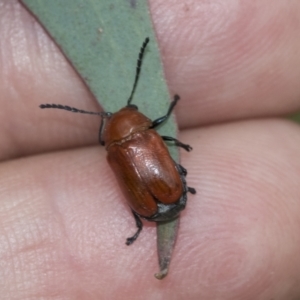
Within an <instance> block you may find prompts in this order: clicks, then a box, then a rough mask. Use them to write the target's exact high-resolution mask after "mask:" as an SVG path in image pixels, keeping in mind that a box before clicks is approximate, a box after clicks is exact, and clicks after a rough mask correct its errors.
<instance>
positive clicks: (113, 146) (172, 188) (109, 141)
mask: <svg viewBox="0 0 300 300" xmlns="http://www.w3.org/2000/svg"><path fill="white" fill-rule="evenodd" d="M148 42H149V38H146V39H145V41H144V42H143V45H142V47H141V49H140V52H139V56H138V60H137V65H136V74H135V80H134V84H133V87H132V91H131V94H130V96H129V98H128V100H127V105H126V106H125V107H124V108H121V109H120V110H119V111H117V112H115V113H111V112H90V111H85V110H81V109H77V108H74V107H70V106H66V105H60V104H41V105H40V108H42V109H44V108H57V109H63V110H67V111H71V112H75V113H83V114H92V115H99V116H101V125H100V130H99V142H100V144H101V145H102V146H105V148H106V150H107V161H108V163H109V165H110V167H111V169H112V170H113V172H114V173H115V176H116V178H117V181H118V183H119V186H120V188H121V190H122V191H123V193H124V195H125V198H126V199H127V202H128V204H129V206H130V208H131V210H132V213H133V216H134V219H135V223H136V226H137V231H136V233H135V234H134V235H133V236H131V237H129V238H127V240H126V244H127V245H131V244H132V243H133V242H134V241H135V240H136V239H137V238H138V236H139V234H140V232H141V230H142V228H143V223H142V221H141V218H143V219H146V220H148V221H154V222H164V221H170V220H173V219H175V218H177V217H178V216H179V213H180V212H181V211H182V210H183V209H184V208H185V206H186V202H187V193H188V192H189V193H191V194H195V193H196V190H195V189H194V188H192V187H189V186H187V183H186V179H185V177H186V175H187V170H186V169H185V168H184V167H183V166H181V165H180V164H179V163H176V162H175V161H174V160H173V159H172V158H171V156H170V153H169V151H168V148H167V146H166V144H165V141H167V142H174V144H175V145H176V146H178V147H181V148H183V149H185V150H186V151H191V150H192V147H191V146H190V145H187V144H184V143H182V142H180V141H179V140H177V139H175V138H173V137H169V136H160V135H159V134H158V133H157V132H156V131H155V128H156V127H158V126H159V125H161V124H162V123H164V122H165V121H166V120H167V119H168V117H169V116H170V114H171V113H172V111H173V109H174V107H175V105H176V104H177V102H178V100H179V99H180V97H179V96H178V95H175V96H174V99H173V101H172V102H171V103H170V106H169V109H168V111H167V113H166V114H165V115H164V116H162V117H159V118H157V119H155V120H153V121H152V120H150V119H149V118H147V117H146V116H145V115H144V114H142V113H141V112H139V111H138V107H137V106H136V105H134V104H131V101H132V98H133V95H134V92H135V90H136V86H137V83H138V80H139V76H140V72H141V67H142V61H143V56H144V53H145V49H146V46H147V44H148Z"/></svg>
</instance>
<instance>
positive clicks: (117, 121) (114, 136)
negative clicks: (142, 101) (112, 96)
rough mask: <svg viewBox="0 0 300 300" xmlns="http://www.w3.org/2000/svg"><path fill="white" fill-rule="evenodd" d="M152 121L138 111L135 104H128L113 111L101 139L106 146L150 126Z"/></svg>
mask: <svg viewBox="0 0 300 300" xmlns="http://www.w3.org/2000/svg"><path fill="white" fill-rule="evenodd" d="M151 125H152V121H151V120H150V119H148V118H147V117H146V116H145V115H143V114H142V113H140V112H139V111H138V109H137V106H136V105H132V104H130V105H128V106H125V107H124V108H122V109H120V110H119V111H118V112H116V113H114V114H113V115H112V116H111V117H110V118H109V119H108V120H107V123H106V126H105V129H104V133H103V139H104V141H105V145H106V147H107V148H108V147H109V145H110V144H111V143H113V142H118V141H121V140H123V139H126V138H127V137H129V136H130V135H131V134H133V133H135V132H138V131H144V130H147V129H149V127H151Z"/></svg>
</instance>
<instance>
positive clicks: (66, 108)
mask: <svg viewBox="0 0 300 300" xmlns="http://www.w3.org/2000/svg"><path fill="white" fill-rule="evenodd" d="M40 108H42V109H43V108H58V109H63V110H67V111H70V112H74V113H81V114H89V115H98V116H102V117H103V116H105V115H106V113H105V112H93V111H86V110H82V109H78V108H75V107H70V106H67V105H61V104H41V105H40Z"/></svg>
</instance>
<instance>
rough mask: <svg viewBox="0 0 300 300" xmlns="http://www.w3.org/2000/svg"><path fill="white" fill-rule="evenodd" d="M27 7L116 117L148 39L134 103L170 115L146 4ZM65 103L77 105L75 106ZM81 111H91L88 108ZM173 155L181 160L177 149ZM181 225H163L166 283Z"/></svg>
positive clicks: (49, 1) (32, 0)
mask: <svg viewBox="0 0 300 300" xmlns="http://www.w3.org/2000/svg"><path fill="white" fill-rule="evenodd" d="M22 2H23V3H24V4H25V6H27V7H28V8H29V9H30V10H31V12H32V13H33V14H34V15H35V16H36V18H37V19H38V20H39V21H40V22H41V23H42V25H43V26H44V27H45V29H46V30H47V31H48V32H49V34H50V35H51V36H52V37H53V39H54V40H55V42H56V43H57V44H58V45H59V47H60V48H61V50H62V51H63V53H64V54H65V56H66V57H67V59H68V60H69V61H70V63H71V64H72V65H73V66H74V68H75V69H76V70H77V72H78V73H79V74H80V76H81V77H82V78H83V80H84V81H85V83H86V85H87V86H88V88H89V89H90V90H91V92H92V93H93V94H94V95H95V97H96V99H97V100H98V102H99V103H100V104H101V106H102V107H103V108H104V110H105V111H109V112H116V111H118V110H119V109H120V108H121V107H124V106H125V105H126V102H127V99H128V97H129V95H130V92H131V89H132V86H133V82H134V77H135V69H136V61H137V57H138V54H139V51H140V47H141V45H142V43H143V41H144V40H145V38H146V37H149V38H150V43H149V45H148V46H147V49H146V53H145V56H144V60H143V66H142V71H141V76H140V79H139V82H138V85H137V89H136V92H135V94H134V97H133V101H132V104H135V105H137V106H138V107H139V110H140V111H141V112H142V113H144V114H145V115H146V116H147V117H149V118H150V119H152V120H154V119H156V118H157V117H160V116H163V115H165V114H166V112H167V110H168V107H169V104H170V95H169V93H168V89H167V86H166V82H165V79H164V75H163V70H162V65H161V61H160V54H159V49H158V45H157V42H156V38H155V32H154V30H153V27H152V22H151V17H150V14H149V11H148V6H147V1H146V0H114V1H106V0H64V1H62V0H22ZM178 92H179V91H178ZM172 98H173V97H172ZM61 104H67V105H69V106H72V103H61ZM79 108H80V109H85V110H89V108H88V107H86V105H85V104H84V103H82V107H79ZM159 131H160V133H161V134H163V135H168V136H176V125H175V122H174V118H173V117H171V118H169V120H168V122H166V123H165V124H164V125H162V126H161V128H159ZM170 152H171V155H172V157H173V158H174V159H175V160H178V151H177V150H176V149H175V147H172V148H171V149H170ZM178 224H179V221H178V220H174V221H170V222H167V223H163V224H160V223H158V231H157V232H158V243H160V241H161V243H162V244H161V245H160V244H158V249H159V251H158V252H159V256H160V257H159V261H160V267H161V271H163V272H165V273H164V274H163V275H162V276H161V278H162V277H163V276H165V275H166V272H167V269H168V266H169V263H170V259H171V254H172V249H173V247H174V243H175V239H176V234H177V229H178ZM168 226H169V227H168ZM169 237H172V239H171V240H170V242H168V241H167V240H166V239H168V238H169ZM170 247H171V248H170ZM164 255H167V257H166V258H165V257H164ZM162 262H163V263H162ZM162 268H163V269H164V270H162ZM159 276H160V275H157V277H159Z"/></svg>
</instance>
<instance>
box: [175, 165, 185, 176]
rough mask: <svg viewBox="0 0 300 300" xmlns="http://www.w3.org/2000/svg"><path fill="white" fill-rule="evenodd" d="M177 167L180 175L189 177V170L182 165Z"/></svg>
mask: <svg viewBox="0 0 300 300" xmlns="http://www.w3.org/2000/svg"><path fill="white" fill-rule="evenodd" d="M176 165H177V168H178V172H179V174H180V175H183V176H185V177H186V175H187V169H186V168H184V167H183V166H182V165H180V164H176Z"/></svg>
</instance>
